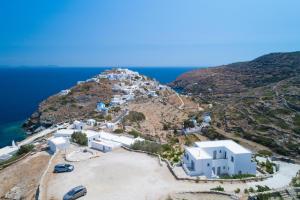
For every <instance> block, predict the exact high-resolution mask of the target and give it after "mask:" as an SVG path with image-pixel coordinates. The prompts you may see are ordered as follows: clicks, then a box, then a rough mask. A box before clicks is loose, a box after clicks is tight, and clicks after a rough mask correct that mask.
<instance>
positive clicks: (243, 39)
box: [0, 0, 300, 66]
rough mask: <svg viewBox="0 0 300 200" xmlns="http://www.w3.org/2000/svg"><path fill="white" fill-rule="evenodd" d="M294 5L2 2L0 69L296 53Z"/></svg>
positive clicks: (299, 43)
mask: <svg viewBox="0 0 300 200" xmlns="http://www.w3.org/2000/svg"><path fill="white" fill-rule="evenodd" d="M299 8H300V1H299V0H251V1H250V0H248V1H241V0H226V1H222V0H206V1H202V0H186V1H183V0H88V1H87V0H26V1H25V0H19V1H18V0H2V1H1V2H0V65H38V66H39V65H62V66H116V65H120V66H212V65H219V64H226V63H231V62H236V61H244V60H251V59H253V58H255V57H257V56H260V55H262V54H266V53H270V52H281V51H296V50H300V48H299V47H300V12H299Z"/></svg>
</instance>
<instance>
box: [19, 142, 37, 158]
mask: <svg viewBox="0 0 300 200" xmlns="http://www.w3.org/2000/svg"><path fill="white" fill-rule="evenodd" d="M33 148H34V145H33V144H25V145H22V146H21V147H20V148H19V150H18V152H17V154H18V155H22V154H26V153H28V152H30V151H32V149H33Z"/></svg>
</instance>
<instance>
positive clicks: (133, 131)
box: [128, 130, 142, 138]
mask: <svg viewBox="0 0 300 200" xmlns="http://www.w3.org/2000/svg"><path fill="white" fill-rule="evenodd" d="M128 134H130V135H132V136H133V137H134V138H137V137H139V136H141V135H142V134H141V133H140V132H138V131H136V130H131V131H129V132H128Z"/></svg>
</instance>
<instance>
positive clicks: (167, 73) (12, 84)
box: [0, 66, 195, 148]
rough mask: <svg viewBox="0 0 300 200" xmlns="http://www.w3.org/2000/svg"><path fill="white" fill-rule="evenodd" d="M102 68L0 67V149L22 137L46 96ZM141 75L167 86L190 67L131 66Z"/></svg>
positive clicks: (86, 77)
mask: <svg viewBox="0 0 300 200" xmlns="http://www.w3.org/2000/svg"><path fill="white" fill-rule="evenodd" d="M106 69H110V68H104V67H99V68H96V67H3V66H2V67H0V94H1V96H0V97H1V98H0V148H1V147H3V146H6V145H9V144H11V141H12V140H15V141H20V140H22V139H24V138H25V137H26V133H25V132H24V131H23V130H22V128H21V124H22V123H23V122H24V120H26V119H27V118H28V117H29V116H30V115H31V114H32V113H33V112H34V111H35V110H36V109H37V106H38V104H39V103H40V102H41V101H42V100H43V99H46V98H47V97H48V96H50V95H53V94H55V93H57V92H59V91H60V90H62V89H67V88H69V87H71V86H73V85H74V84H76V82H77V81H80V80H86V79H88V78H90V77H92V76H94V75H96V74H99V73H101V72H102V71H103V70H106ZM130 69H132V70H135V71H138V72H139V73H141V74H144V75H146V76H149V77H152V78H155V79H156V80H158V81H160V82H161V83H169V82H171V81H173V80H175V78H176V77H177V76H179V75H180V74H182V73H184V72H186V71H189V70H192V69H195V68H193V67H134V68H130Z"/></svg>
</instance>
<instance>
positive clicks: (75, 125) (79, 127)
mask: <svg viewBox="0 0 300 200" xmlns="http://www.w3.org/2000/svg"><path fill="white" fill-rule="evenodd" d="M83 127H84V123H83V122H81V121H77V120H75V121H74V123H73V128H74V129H76V130H82V129H83Z"/></svg>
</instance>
